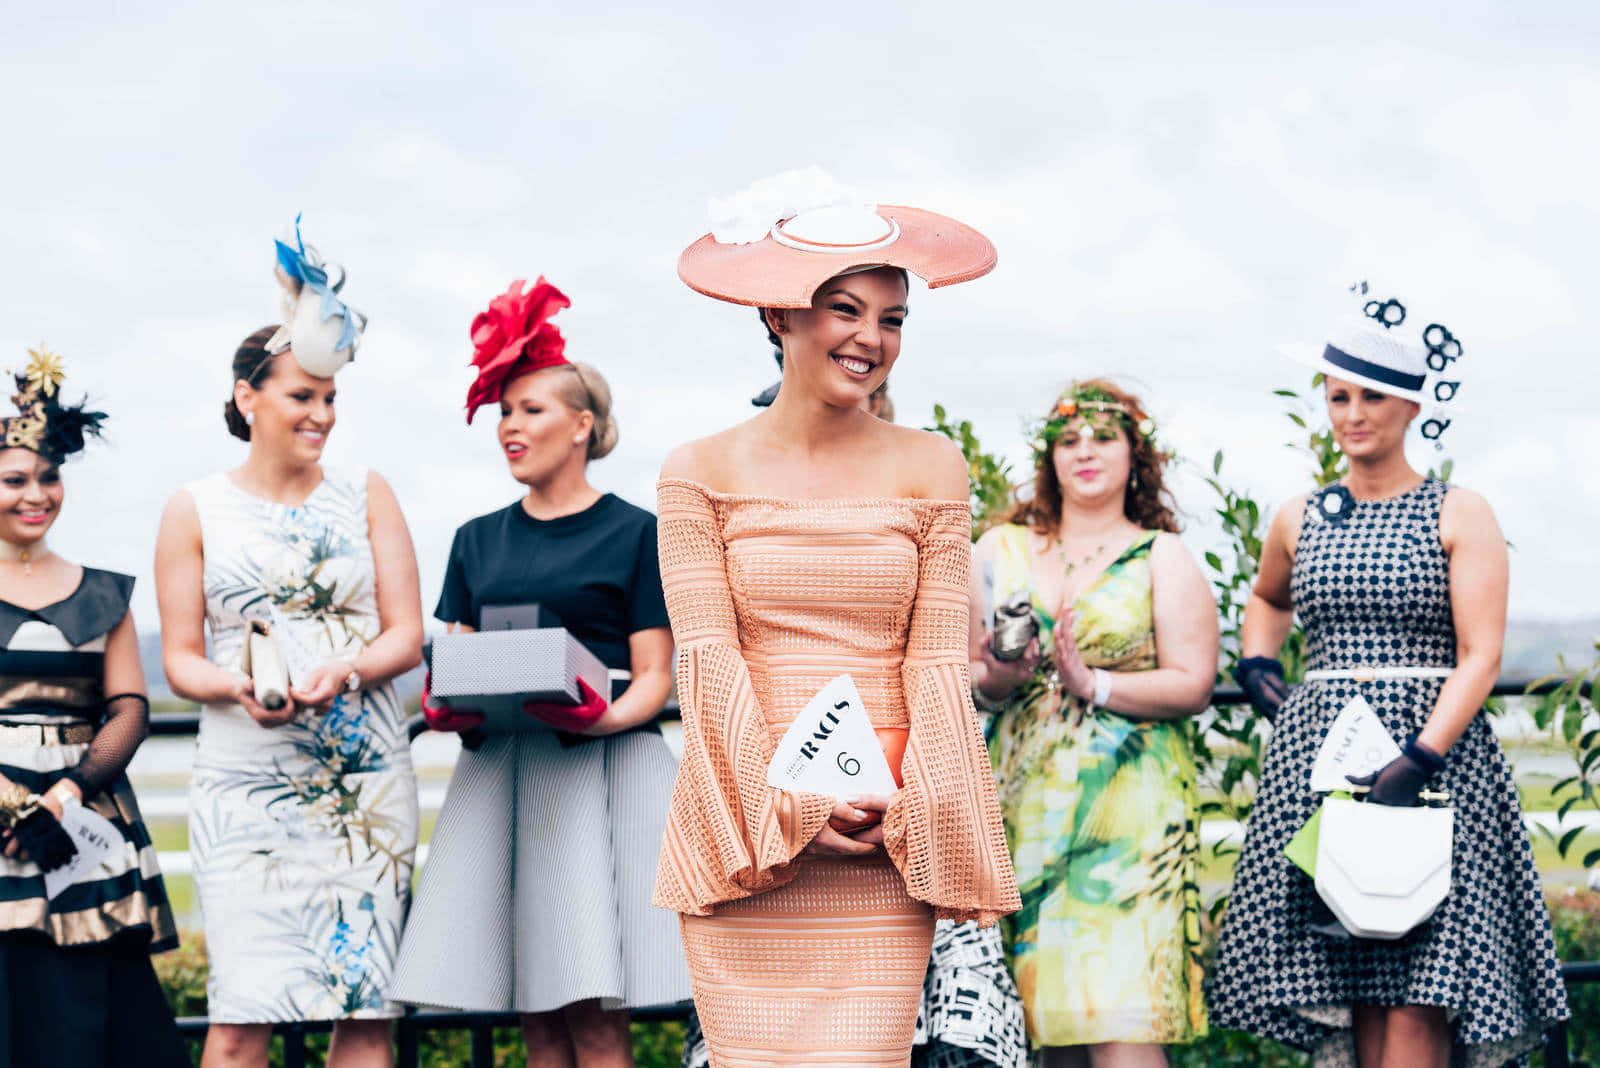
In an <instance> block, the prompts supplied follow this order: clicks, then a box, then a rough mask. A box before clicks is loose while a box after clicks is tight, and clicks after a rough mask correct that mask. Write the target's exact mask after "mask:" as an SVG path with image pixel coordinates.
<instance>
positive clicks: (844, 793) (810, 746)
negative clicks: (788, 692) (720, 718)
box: [767, 675, 896, 798]
mask: <svg viewBox="0 0 1600 1068" xmlns="http://www.w3.org/2000/svg"><path fill="white" fill-rule="evenodd" d="M767 785H768V786H776V787H777V788H778V789H780V790H796V791H799V792H800V793H806V794H822V795H823V796H824V797H841V798H842V797H853V796H856V795H858V794H892V793H894V792H895V789H896V787H895V784H894V776H893V775H892V774H890V772H889V761H888V760H886V759H885V758H884V755H883V748H882V746H880V745H879V744H878V736H877V735H876V734H874V733H873V731H872V721H871V720H869V719H868V718H867V710H866V708H865V707H864V706H863V705H862V704H861V694H859V693H858V692H856V684H855V680H853V679H851V678H850V676H849V675H840V676H839V677H838V678H836V679H834V680H833V681H832V682H830V683H828V685H826V686H824V687H823V688H822V689H820V690H818V691H817V695H816V696H815V697H813V698H812V699H811V700H810V701H809V702H807V703H806V707H805V710H804V711H802V712H801V713H800V715H798V716H796V717H795V721H794V722H793V723H792V724H790V725H789V730H788V731H787V732H786V733H785V734H784V736H783V741H781V742H779V743H778V752H777V753H776V754H775V755H774V756H773V758H772V764H771V765H770V766H769V767H768V768H767Z"/></svg>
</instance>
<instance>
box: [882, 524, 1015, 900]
mask: <svg viewBox="0 0 1600 1068" xmlns="http://www.w3.org/2000/svg"><path fill="white" fill-rule="evenodd" d="M971 523H972V520H971V512H970V510H969V508H968V506H967V505H966V504H965V502H956V501H948V502H936V503H935V504H933V505H932V506H931V507H930V509H929V512H928V514H927V516H926V517H925V518H924V521H923V524H922V531H921V538H920V540H919V542H918V546H917V557H918V568H917V569H918V578H917V594H916V601H915V603H914V604H913V605H912V609H911V627H910V631H909V633H908V635H907V638H906V656H905V661H904V663H903V664H902V665H901V668H900V675H901V683H902V685H903V687H904V689H905V695H906V709H907V714H908V717H909V720H910V736H909V738H908V739H907V742H906V754H905V759H904V761H903V762H902V764H901V772H902V775H903V777H904V779H905V786H904V787H903V788H902V789H901V790H899V791H898V792H897V793H896V794H895V796H894V800H893V801H892V802H891V803H890V805H889V809H888V811H887V812H885V813H884V817H883V843H884V848H885V850H887V852H888V854H889V857H890V859H891V860H893V861H894V864H895V867H897V868H898V869H899V870H900V874H901V875H902V876H904V878H905V881H906V890H907V891H908V892H909V893H910V894H911V896H912V897H914V898H917V899H918V900H919V901H926V902H927V903H928V904H930V905H932V906H933V907H934V912H935V914H936V915H937V916H938V917H939V918H940V919H950V920H956V921H958V922H960V921H965V920H977V921H978V923H979V924H980V925H981V926H984V927H987V926H990V925H991V924H993V923H994V922H995V920H997V919H998V918H999V917H1000V916H1003V915H1005V914H1006V913H1009V912H1015V911H1016V910H1017V909H1018V908H1020V907H1021V905H1022V902H1021V900H1020V899H1019V898H1018V896H1017V878H1016V873H1015V872H1014V871H1013V869H1012V867H1011V853H1010V850H1009V849H1008V848H1007V846H1006V838H1005V830H1004V827H1003V825H1002V823H1001V818H1000V802H999V800H998V798H997V797H996V796H995V788H994V773H993V772H992V771H991V770H990V765H989V753H988V750H987V749H986V748H985V746H984V743H983V736H982V733H981V732H980V731H979V729H978V716H977V712H976V711H975V710H974V709H973V706H972V680H971V676H970V668H969V666H968V662H967V626H968V616H969V613H968V607H967V601H968V597H969V589H970V587H969V576H970V573H971V569H972V542H971V533H970V531H971V529H972V526H971Z"/></svg>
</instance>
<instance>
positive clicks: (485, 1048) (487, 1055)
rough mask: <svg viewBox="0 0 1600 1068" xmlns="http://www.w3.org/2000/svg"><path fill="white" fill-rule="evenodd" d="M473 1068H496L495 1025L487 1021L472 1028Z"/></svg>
mask: <svg viewBox="0 0 1600 1068" xmlns="http://www.w3.org/2000/svg"><path fill="white" fill-rule="evenodd" d="M472 1068H494V1025H493V1024H491V1023H489V1022H488V1021H487V1020H485V1021H483V1022H482V1023H479V1024H477V1025H475V1026H474V1027H473V1028H472Z"/></svg>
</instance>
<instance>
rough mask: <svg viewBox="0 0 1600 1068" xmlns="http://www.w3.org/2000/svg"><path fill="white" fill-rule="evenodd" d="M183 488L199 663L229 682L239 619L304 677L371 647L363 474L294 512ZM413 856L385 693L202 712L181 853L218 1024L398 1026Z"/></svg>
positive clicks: (240, 495) (400, 715) (403, 779)
mask: <svg viewBox="0 0 1600 1068" xmlns="http://www.w3.org/2000/svg"><path fill="white" fill-rule="evenodd" d="M187 489H188V490H189V493H190V495H191V496H192V497H193V498H194V503H195V508H196V510H197V512H198V513H199V516H200V527H201V533H202V537H203V541H204V549H203V552H204V556H205V579H204V581H205V597H206V622H207V624H208V625H209V626H210V629H211V659H212V661H213V662H214V663H216V664H218V665H220V666H222V667H225V668H229V669H231V670H238V669H239V661H240V652H241V647H242V645H243V640H244V635H245V633H246V630H247V628H248V625H249V623H250V621H251V620H258V619H259V620H262V621H265V622H268V623H270V624H271V626H272V631H273V634H274V636H275V637H276V638H277V639H278V642H279V645H280V647H282V648H283V650H284V656H285V659H286V660H288V661H289V662H290V670H291V672H294V671H295V668H296V665H297V664H298V665H301V666H302V667H304V668H309V667H312V666H315V665H316V664H317V663H321V662H326V661H329V660H339V659H345V658H348V657H351V656H354V655H355V654H356V653H358V652H359V651H360V650H361V649H363V648H365V647H366V646H367V644H368V643H370V642H371V641H372V640H373V639H374V638H376V637H377V636H378V631H379V620H378V604H377V574H376V568H375V566H374V564H373V559H372V546H371V544H370V543H369V541H368V539H367V475H366V472H365V471H361V470H348V471H341V470H336V469H333V468H328V469H326V470H325V471H324V472H323V480H322V483H321V484H320V485H318V486H317V488H316V489H315V490H314V491H313V492H312V494H311V496H310V497H308V498H307V499H306V501H305V503H304V504H302V505H301V506H300V507H298V508H289V507H287V506H285V505H281V504H276V503H274V502H272V501H268V500H263V499H261V498H259V497H255V496H252V495H251V494H248V493H246V492H244V491H243V490H241V489H239V488H238V487H237V486H235V485H234V484H233V482H232V481H230V480H229V478H228V476H227V475H226V474H215V475H212V476H210V477H209V478H204V479H201V480H200V481H198V482H194V483H191V484H190V485H189V486H188V487H187ZM416 847H417V784H416V779H415V778H414V777H413V775H412V770H411V747H410V742H409V740H408V738H407V736H406V727H405V713H404V710H403V709H402V708H401V705H400V702H399V701H398V700H397V699H396V697H395V693H394V688H393V687H392V686H390V685H389V684H387V683H384V684H382V685H379V686H369V687H367V688H365V689H363V690H361V691H360V692H358V693H350V694H341V695H340V696H338V697H336V698H334V700H333V701H332V703H331V704H330V705H329V706H328V707H327V709H325V710H324V711H322V712H305V711H303V712H301V713H300V714H299V715H297V716H296V717H295V719H294V720H293V721H291V722H289V723H286V724H284V725H283V726H281V727H263V726H261V725H260V724H258V723H256V721H255V720H253V719H251V718H250V716H249V714H248V713H246V712H245V710H244V709H243V708H241V707H239V706H238V705H234V704H218V705H207V706H206V707H205V708H204V709H203V710H202V712H201V716H200V736H199V739H198V742H197V745H196V749H195V760H194V778H193V780H192V781H191V783H190V787H189V852H190V854H191V855H192V856H193V857H194V865H195V871H194V879H195V887H196V890H197V891H198V892H199V897H200V909H201V912H202V913H203V918H204V921H205V933H206V954H207V956H208V957H209V959H210V968H211V971H210V978H209V981H208V983H207V988H206V998H207V1003H208V1010H207V1011H208V1015H209V1016H210V1017H211V1020H212V1022H213V1023H269V1022H274V1023H275V1022H280V1021H294V1020H338V1019H350V1018H381V1017H387V1016H397V1015H399V1013H400V1008H399V1006H398V1005H396V1004H394V1003H393V1002H391V1001H390V1000H389V998H388V993H389V983H390V976H391V973H392V972H393V969H394V958H395V951H396V949H397V948H398V945H399V941H400V925H401V922H402V920H403V919H404V918H405V910H406V904H407V902H408V900H409V897H410V893H411V865H412V861H413V859H414V858H413V854H414V853H415V851H416Z"/></svg>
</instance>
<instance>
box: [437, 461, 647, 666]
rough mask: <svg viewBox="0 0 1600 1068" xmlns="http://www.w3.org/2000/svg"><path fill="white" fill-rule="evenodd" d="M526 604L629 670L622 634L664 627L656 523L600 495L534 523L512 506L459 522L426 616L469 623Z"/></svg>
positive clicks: (602, 656)
mask: <svg viewBox="0 0 1600 1068" xmlns="http://www.w3.org/2000/svg"><path fill="white" fill-rule="evenodd" d="M532 603H538V604H540V605H542V606H543V607H545V608H547V609H549V610H550V611H552V612H554V613H555V614H556V615H557V616H559V617H560V618H561V622H562V623H563V624H564V625H565V626H566V628H567V630H568V631H569V632H570V633H571V634H572V636H573V637H575V638H577V639H578V640H579V641H580V642H582V643H583V644H584V645H585V646H587V647H588V649H589V651H590V652H592V653H594V655H595V656H597V657H599V658H600V660H601V661H602V662H603V663H604V664H605V665H606V666H607V667H609V668H619V669H622V670H627V669H628V668H629V667H630V666H631V659H630V657H629V653H628V635H630V634H633V633H635V632H636V631H641V630H649V629H650V628H652V627H665V626H667V625H668V621H667V603H666V599H665V598H664V597H663V596H662V594H661V565H660V562H659V561H658V560H657V558H656V517H655V516H653V515H651V514H650V513H649V512H647V511H645V510H644V509H643V508H636V507H634V506H633V505H631V504H629V503H628V502H627V501H624V500H622V499H621V498H619V497H616V496H614V495H613V494H610V493H607V494H605V495H604V496H602V497H601V498H600V499H599V500H598V501H595V502H594V503H593V504H591V505H590V506H589V507H587V508H585V509H584V510H583V511H581V512H574V513H573V514H572V515H564V516H559V517H557V518H555V519H535V518H533V517H532V516H530V515H529V514H528V513H527V512H526V511H525V510H524V509H523V507H522V502H521V501H516V502H514V503H513V504H512V505H511V506H510V507H508V508H502V509H500V510H499V511H498V512H490V513H489V514H488V515H485V516H479V517H478V518H477V519H474V520H472V521H470V522H468V523H465V524H463V525H462V526H461V527H460V528H459V529H458V530H457V531H456V537H455V541H454V542H453V543H452V544H451V546H450V562H449V564H447V565H446V566H445V572H444V588H443V589H442V590H440V591H439V606H438V607H437V608H435V609H434V610H433V614H434V615H435V616H436V617H438V618H439V619H441V620H443V621H444V622H446V623H465V624H467V625H469V626H472V627H476V626H478V620H479V615H480V613H482V611H483V608H484V606H485V605H509V604H532Z"/></svg>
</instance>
